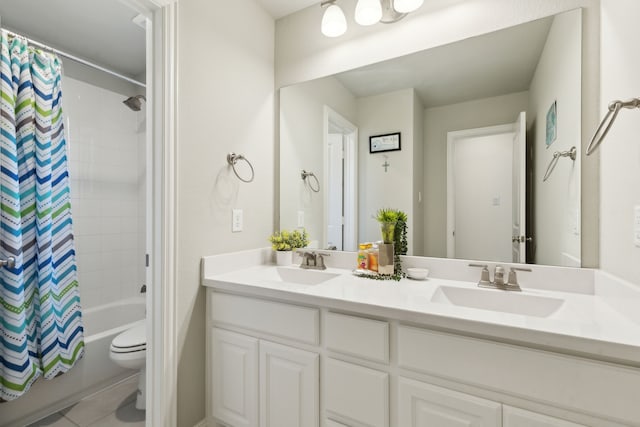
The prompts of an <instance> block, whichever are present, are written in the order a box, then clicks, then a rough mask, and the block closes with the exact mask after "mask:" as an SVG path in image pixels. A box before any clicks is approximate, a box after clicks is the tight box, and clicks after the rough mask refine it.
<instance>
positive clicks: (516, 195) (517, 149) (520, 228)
mask: <svg viewBox="0 0 640 427" xmlns="http://www.w3.org/2000/svg"><path fill="white" fill-rule="evenodd" d="M515 129H516V131H515V134H514V136H513V162H512V165H513V178H512V184H513V196H512V199H511V201H512V203H513V209H512V212H513V221H512V224H513V225H512V230H513V231H512V233H511V235H512V240H511V242H512V255H513V256H512V258H511V261H513V262H520V263H525V262H527V237H526V235H527V234H526V227H527V217H526V214H527V209H526V203H527V197H526V191H527V173H526V156H527V147H526V145H527V144H526V139H527V113H526V112H524V111H523V112H521V113H520V115H519V116H518V120H517V121H516V123H515Z"/></svg>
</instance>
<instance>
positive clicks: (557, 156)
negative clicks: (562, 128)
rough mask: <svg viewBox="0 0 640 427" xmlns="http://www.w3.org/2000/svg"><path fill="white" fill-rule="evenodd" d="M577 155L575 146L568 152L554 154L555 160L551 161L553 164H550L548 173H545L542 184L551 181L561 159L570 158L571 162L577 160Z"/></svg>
mask: <svg viewBox="0 0 640 427" xmlns="http://www.w3.org/2000/svg"><path fill="white" fill-rule="evenodd" d="M577 154H578V149H577V148H576V147H575V146H573V147H571V149H570V150H568V151H556V152H555V153H553V159H551V162H549V166H547V172H545V174H544V178H542V182H545V181H546V180H547V179H549V177H550V176H551V173H552V172H553V170H554V169H555V168H556V165H557V164H558V160H560V158H561V157H569V158H570V159H571V160H575V159H576V156H577Z"/></svg>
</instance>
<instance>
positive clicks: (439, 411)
mask: <svg viewBox="0 0 640 427" xmlns="http://www.w3.org/2000/svg"><path fill="white" fill-rule="evenodd" d="M501 407H502V405H501V404H500V403H497V402H492V401H490V400H485V399H480V398H477V397H475V396H470V395H467V394H464V393H459V392H456V391H453V390H448V389H446V388H442V387H437V386H434V385H431V384H426V383H423V382H419V381H414V380H410V379H407V378H402V377H400V378H399V381H398V417H399V422H398V425H400V426H403V427H433V426H438V427H498V426H500V425H501V424H502V413H501Z"/></svg>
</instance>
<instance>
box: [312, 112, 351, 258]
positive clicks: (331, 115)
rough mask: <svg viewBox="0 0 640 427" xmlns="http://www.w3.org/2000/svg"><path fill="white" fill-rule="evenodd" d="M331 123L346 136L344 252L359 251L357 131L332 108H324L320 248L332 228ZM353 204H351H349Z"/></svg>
mask: <svg viewBox="0 0 640 427" xmlns="http://www.w3.org/2000/svg"><path fill="white" fill-rule="evenodd" d="M329 121H331V122H333V123H335V124H336V125H338V126H340V127H341V128H342V129H344V130H345V131H346V132H345V133H344V134H345V135H347V138H346V141H345V142H346V143H345V144H343V147H344V148H343V149H344V164H345V168H344V193H345V194H344V200H345V202H344V205H343V209H344V239H343V242H342V248H343V250H350V251H355V250H357V247H356V245H357V241H358V127H357V126H356V125H354V124H353V123H351V122H350V121H349V120H347V119H345V118H344V117H343V116H342V115H340V114H339V113H338V112H336V111H334V110H333V109H332V108H331V107H329V106H327V105H325V106H324V120H323V135H322V168H323V174H322V175H323V177H322V188H325V189H327V191H323V194H322V198H323V200H322V206H323V216H322V243H321V244H320V246H321V248H326V245H327V228H328V224H329V195H328V190H329V164H328V159H327V152H328V145H329ZM347 201H350V202H351V203H347Z"/></svg>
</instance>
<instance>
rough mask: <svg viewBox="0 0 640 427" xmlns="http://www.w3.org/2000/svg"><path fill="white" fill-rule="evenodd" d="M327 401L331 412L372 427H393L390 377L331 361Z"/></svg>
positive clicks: (326, 383) (326, 376) (328, 363)
mask: <svg viewBox="0 0 640 427" xmlns="http://www.w3.org/2000/svg"><path fill="white" fill-rule="evenodd" d="M324 401H325V408H326V409H327V411H328V412H330V413H332V414H334V415H336V416H338V417H341V418H346V419H348V420H353V421H355V422H358V423H360V424H364V425H366V426H370V427H388V426H389V374H387V373H386V372H380V371H376V370H375V369H369V368H365V367H363V366H359V365H354V364H352V363H346V362H342V361H340V360H336V359H332V358H327V360H326V362H325V372H324Z"/></svg>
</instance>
